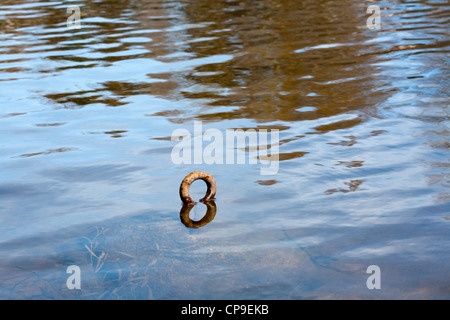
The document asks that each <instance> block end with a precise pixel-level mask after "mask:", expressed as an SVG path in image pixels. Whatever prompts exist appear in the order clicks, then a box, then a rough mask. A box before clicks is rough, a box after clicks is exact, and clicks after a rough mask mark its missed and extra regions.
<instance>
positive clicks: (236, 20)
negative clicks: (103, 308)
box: [0, 0, 450, 299]
mask: <svg viewBox="0 0 450 320" xmlns="http://www.w3.org/2000/svg"><path fill="white" fill-rule="evenodd" d="M373 4H374V2H372V1H362V0H358V1H355V0H344V1H317V0H304V1H298V0H295V1H294V0H292V1H291V0H286V1H275V0H257V1H225V0H218V1H209V0H185V1H182V0H174V1H162V0H160V1H157V0H133V1H114V0H97V1H92V0H86V1H36V0H31V1H26V0H2V3H1V6H0V136H1V137H2V138H1V140H0V168H1V171H0V222H1V223H0V298H2V299H347V298H351V299H379V298H385V299H448V298H450V276H449V271H450V270H449V268H448V266H449V263H450V252H449V251H450V250H449V249H450V237H449V223H450V205H449V200H450V196H449V186H450V180H449V175H450V173H449V162H448V160H449V123H450V122H449V109H448V89H449V88H448V70H449V44H450V43H449V39H448V30H449V24H448V17H449V14H450V9H449V5H448V2H447V1H437V0H414V1H405V0H392V1H377V2H376V4H377V5H379V6H380V8H381V14H382V16H381V23H382V25H381V29H380V30H376V29H375V30H370V29H368V28H367V26H366V20H367V19H368V17H369V16H370V15H369V14H367V13H366V9H367V7H368V6H369V5H373ZM69 5H78V6H79V7H80V9H81V15H82V20H81V28H80V29H68V28H67V24H66V20H67V18H68V16H69V15H68V14H67V12H66V9H67V7H68V6H69ZM196 120H197V121H199V120H200V121H202V123H203V130H207V129H209V128H213V129H218V130H221V132H225V131H226V129H238V128H242V129H256V130H261V129H278V130H280V131H279V133H280V146H279V158H280V163H279V171H278V173H277V174H275V175H271V176H263V175H261V173H260V168H261V164H258V165H252V164H245V165H237V164H236V165H226V164H212V165H207V164H174V163H173V161H172V160H171V152H172V150H173V148H174V146H175V145H176V142H174V141H171V135H172V133H173V132H174V130H176V129H186V130H188V131H190V132H193V130H194V127H193V125H194V121H196ZM193 139H194V138H193ZM246 152H248V153H250V151H249V150H247V151H246ZM195 170H204V171H207V172H209V173H211V174H212V175H213V176H214V178H215V180H216V182H217V185H218V193H217V196H216V200H215V204H216V210H217V211H216V214H215V216H213V219H212V220H211V221H209V222H208V223H207V224H206V225H203V226H201V227H199V228H187V227H186V226H185V225H184V224H183V223H182V219H180V210H181V209H182V204H181V201H180V198H179V195H178V188H179V184H180V183H181V180H182V179H183V178H184V176H185V175H187V174H188V173H189V172H191V171H195ZM203 192H204V186H203V185H202V183H201V182H195V183H194V185H193V186H192V190H191V193H192V195H193V198H195V199H199V198H200V197H202V195H203ZM205 212H206V206H204V205H203V204H198V205H196V206H195V207H194V209H192V211H191V212H190V213H189V216H190V217H191V218H192V220H196V221H198V220H200V219H201V218H202V216H203V215H204V214H205ZM70 265H78V266H79V267H80V268H81V272H82V273H81V290H76V289H75V290H69V289H68V288H67V286H66V280H67V278H68V276H69V274H67V273H66V270H67V267H68V266H70ZM370 265H377V266H379V267H380V270H381V289H379V290H376V289H375V290H369V289H368V288H367V286H366V280H367V278H368V277H369V274H367V273H366V270H367V267H368V266H370Z"/></svg>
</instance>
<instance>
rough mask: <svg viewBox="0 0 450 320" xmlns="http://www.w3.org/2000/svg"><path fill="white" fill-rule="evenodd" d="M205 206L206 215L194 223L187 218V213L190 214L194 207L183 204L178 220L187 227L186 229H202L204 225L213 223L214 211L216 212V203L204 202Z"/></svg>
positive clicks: (212, 201) (211, 201)
mask: <svg viewBox="0 0 450 320" xmlns="http://www.w3.org/2000/svg"><path fill="white" fill-rule="evenodd" d="M205 205H206V208H207V210H206V213H205V215H204V216H203V218H201V219H200V220H198V221H194V220H192V219H191V218H190V217H189V213H190V212H191V210H192V208H193V207H194V206H193V205H191V204H183V207H182V208H181V210H180V220H181V222H182V223H183V224H184V225H185V226H186V227H187V228H194V229H197V228H200V227H203V226H205V225H207V224H208V223H210V222H211V221H213V219H214V217H215V216H216V211H217V207H216V203H215V202H214V200H210V201H207V202H205Z"/></svg>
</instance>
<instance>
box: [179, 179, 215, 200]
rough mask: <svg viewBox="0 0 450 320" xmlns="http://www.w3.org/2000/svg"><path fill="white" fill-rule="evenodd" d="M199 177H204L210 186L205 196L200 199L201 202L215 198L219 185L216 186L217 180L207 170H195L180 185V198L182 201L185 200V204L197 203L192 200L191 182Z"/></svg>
mask: <svg viewBox="0 0 450 320" xmlns="http://www.w3.org/2000/svg"><path fill="white" fill-rule="evenodd" d="M198 179H202V180H203V181H205V182H206V186H207V187H208V190H207V191H206V194H205V196H204V197H203V198H202V199H200V201H201V202H206V201H209V200H212V199H214V196H215V195H216V191H217V187H216V181H214V178H213V177H212V176H211V175H210V174H209V173H207V172H204V171H194V172H191V173H189V174H188V175H187V176H186V177H185V178H184V179H183V181H182V182H181V185H180V198H181V201H183V203H184V204H188V205H193V204H195V201H194V200H192V198H191V197H190V196H189V188H190V187H191V184H192V183H193V182H194V181H195V180H198Z"/></svg>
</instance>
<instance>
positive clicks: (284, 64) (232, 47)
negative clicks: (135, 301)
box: [184, 0, 374, 129]
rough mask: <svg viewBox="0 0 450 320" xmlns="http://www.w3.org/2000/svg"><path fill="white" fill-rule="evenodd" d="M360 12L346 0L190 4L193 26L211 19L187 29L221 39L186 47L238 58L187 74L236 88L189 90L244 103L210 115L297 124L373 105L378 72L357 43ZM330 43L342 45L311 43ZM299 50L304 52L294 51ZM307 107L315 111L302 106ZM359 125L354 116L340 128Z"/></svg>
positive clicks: (222, 102) (220, 102)
mask: <svg viewBox="0 0 450 320" xmlns="http://www.w3.org/2000/svg"><path fill="white" fill-rule="evenodd" d="M358 9H359V8H358V7H355V6H354V5H350V4H349V5H345V4H343V3H342V2H340V3H339V4H337V3H334V2H327V3H321V2H317V1H301V2H299V1H282V2H279V1H276V2H274V1H258V2H256V3H255V2H251V3H249V2H226V1H216V2H214V3H212V2H210V1H206V0H204V1H193V2H189V3H187V5H186V7H185V9H184V11H185V13H186V16H187V17H188V18H189V20H190V21H191V22H192V23H201V22H213V24H211V26H210V27H208V28H197V29H189V30H187V32H189V33H190V34H191V36H192V38H197V39H201V38H205V39H207V37H208V36H209V37H211V36H212V35H215V36H216V37H217V38H215V39H212V40H208V41H203V42H193V43H189V44H187V46H188V47H189V48H188V49H187V50H189V52H195V54H196V55H197V56H205V55H215V54H233V55H234V58H233V59H232V60H231V61H229V62H226V63H221V64H210V65H205V66H201V67H198V68H197V70H196V71H198V72H197V73H193V74H191V75H189V77H188V79H190V80H192V81H194V82H197V83H200V84H202V85H210V86H212V87H214V86H215V87H225V88H227V89H231V91H227V92H226V94H223V95H220V93H217V94H214V93H213V91H212V92H211V91H203V92H202V91H200V92H195V95H194V94H192V93H191V92H184V95H185V96H186V97H188V98H207V99H210V102H209V105H211V106H232V107H239V108H238V109H237V110H236V109H235V110H232V111H231V110H230V111H223V112H221V113H214V112H212V113H210V114H206V115H201V116H200V117H201V118H205V119H211V120H220V119H235V118H248V119H255V120H257V121H263V122H264V121H273V120H282V121H299V120H310V119H316V118H320V117H323V116H331V115H336V114H341V113H345V112H347V111H351V110H358V109H363V108H365V107H368V106H372V105H373V103H374V101H373V98H374V95H373V94H368V93H367V92H369V91H370V90H371V86H372V84H371V81H372V79H371V72H372V71H373V70H371V69H370V67H368V66H367V62H368V57H367V56H362V55H360V52H361V49H362V47H361V45H360V44H359V43H360V42H361V41H363V40H365V38H364V37H365V36H364V32H354V31H355V30H357V28H356V27H357V26H359V25H362V23H363V22H364V20H363V19H361V18H360V17H358V15H359V14H358V13H357V10H358ZM212 27H214V30H211V28H212ZM326 44H337V45H336V46H334V47H330V48H320V47H319V48H316V49H314V48H313V47H315V46H318V45H326ZM299 49H303V52H296V50H299ZM197 74H198V75H197ZM205 74H206V75H205ZM304 106H314V107H316V109H315V110H313V111H308V112H299V111H297V110H296V109H298V108H300V107H304ZM358 123H359V122H356V123H355V122H351V121H350V122H348V123H345V124H344V126H340V127H339V129H341V128H342V127H345V128H348V127H352V126H354V125H356V124H358Z"/></svg>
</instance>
